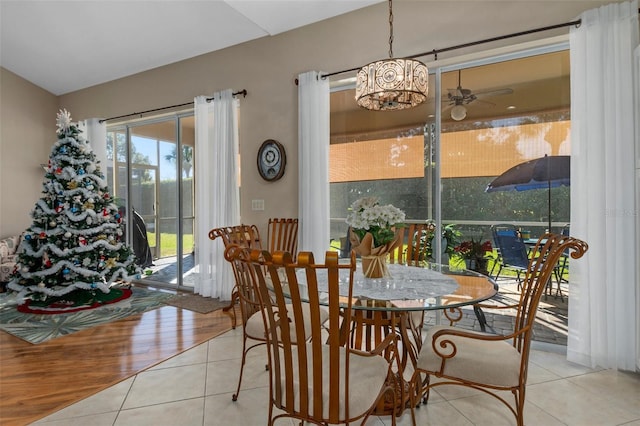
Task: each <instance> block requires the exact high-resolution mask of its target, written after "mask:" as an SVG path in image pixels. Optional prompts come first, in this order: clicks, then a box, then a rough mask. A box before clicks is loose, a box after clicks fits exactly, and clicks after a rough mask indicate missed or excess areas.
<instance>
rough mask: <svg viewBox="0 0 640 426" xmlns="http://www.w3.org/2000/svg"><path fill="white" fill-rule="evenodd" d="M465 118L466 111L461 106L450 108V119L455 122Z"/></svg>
mask: <svg viewBox="0 0 640 426" xmlns="http://www.w3.org/2000/svg"><path fill="white" fill-rule="evenodd" d="M466 117H467V109H466V108H465V107H464V106H463V105H456V106H454V107H453V108H451V118H452V119H454V120H455V121H461V120H464V119H465V118H466Z"/></svg>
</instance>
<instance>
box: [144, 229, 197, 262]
mask: <svg viewBox="0 0 640 426" xmlns="http://www.w3.org/2000/svg"><path fill="white" fill-rule="evenodd" d="M147 239H148V240H149V243H152V242H155V241H156V233H155V232H147ZM193 247H194V246H193V234H183V238H182V249H183V251H184V252H185V253H190V252H191V251H192V250H193ZM177 253H178V236H177V235H176V234H166V233H161V234H160V257H167V256H176V255H177Z"/></svg>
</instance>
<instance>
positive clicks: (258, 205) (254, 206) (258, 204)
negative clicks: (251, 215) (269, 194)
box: [251, 200, 264, 211]
mask: <svg viewBox="0 0 640 426" xmlns="http://www.w3.org/2000/svg"><path fill="white" fill-rule="evenodd" d="M251 210H254V211H256V210H264V200H251Z"/></svg>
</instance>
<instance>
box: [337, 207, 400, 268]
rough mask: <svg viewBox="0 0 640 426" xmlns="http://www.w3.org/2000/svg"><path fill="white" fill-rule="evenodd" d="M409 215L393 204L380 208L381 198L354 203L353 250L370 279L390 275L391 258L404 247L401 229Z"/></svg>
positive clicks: (351, 213)
mask: <svg viewBox="0 0 640 426" xmlns="http://www.w3.org/2000/svg"><path fill="white" fill-rule="evenodd" d="M404 220H405V214H404V212H403V211H402V210H400V209H398V208H397V207H394V206H393V205H391V204H387V205H380V203H379V201H378V198H377V197H364V198H360V199H358V200H356V201H354V202H353V204H351V207H350V208H349V213H348V214H347V219H346V222H347V224H348V225H349V226H350V231H349V239H350V241H351V246H352V248H353V250H355V252H356V253H357V254H359V255H360V257H361V258H362V272H363V273H364V275H365V276H366V277H368V278H381V277H384V276H388V275H389V271H388V268H387V256H388V254H389V252H390V251H392V250H393V249H395V248H396V247H399V246H400V245H401V244H402V241H401V237H400V235H399V233H398V232H397V230H398V229H399V228H401V227H402V226H404Z"/></svg>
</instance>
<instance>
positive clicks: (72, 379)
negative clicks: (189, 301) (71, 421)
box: [0, 306, 231, 426]
mask: <svg viewBox="0 0 640 426" xmlns="http://www.w3.org/2000/svg"><path fill="white" fill-rule="evenodd" d="M230 328H231V320H230V317H229V315H228V314H226V313H223V312H222V310H218V311H215V312H212V313H209V314H199V313H197V312H192V311H188V310H184V309H181V308H176V307H173V306H162V307H160V308H158V309H154V310H152V311H149V312H145V313H143V314H140V315H135V316H131V317H128V318H126V319H123V320H120V321H115V322H111V323H108V324H105V325H101V326H97V327H93V328H90V329H87V330H83V331H80V332H78V333H74V334H71V335H68V336H64V337H60V338H57V339H53V340H50V341H48V342H45V343H41V344H38V345H33V344H30V343H27V342H25V341H23V340H21V339H19V338H17V337H14V336H12V335H10V334H8V333H6V332H4V331H0V424H2V425H3V426H9V425H27V424H29V423H31V422H33V421H35V420H38V419H40V418H43V417H45V416H47V415H49V414H51V413H53V412H55V411H58V410H60V409H62V408H64V407H66V406H68V405H71V404H73V403H75V402H77V401H79V400H81V399H84V398H86V397H88V396H90V395H93V394H94V393H96V392H99V391H101V390H104V389H106V388H107V387H109V386H111V385H113V384H115V383H118V382H120V381H122V380H124V379H126V378H128V377H131V376H133V375H134V374H136V373H138V372H140V371H142V370H144V369H146V368H149V367H151V366H153V365H156V364H158V363H159V362H162V361H164V360H166V359H168V358H171V357H172V356H174V355H177V354H179V353H182V352H184V351H185V350H187V349H189V348H192V347H194V346H197V345H198V344H200V343H203V342H206V341H207V340H209V339H211V338H213V337H215V336H217V335H219V334H221V333H223V332H225V331H227V330H229V329H230Z"/></svg>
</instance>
